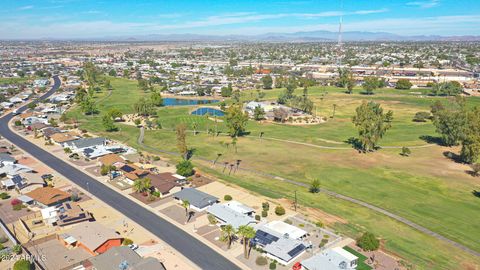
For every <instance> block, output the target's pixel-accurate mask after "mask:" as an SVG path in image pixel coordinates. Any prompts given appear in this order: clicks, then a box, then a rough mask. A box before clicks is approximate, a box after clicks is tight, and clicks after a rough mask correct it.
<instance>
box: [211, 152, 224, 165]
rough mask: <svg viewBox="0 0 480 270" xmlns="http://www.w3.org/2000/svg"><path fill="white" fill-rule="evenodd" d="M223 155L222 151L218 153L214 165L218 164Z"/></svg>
mask: <svg viewBox="0 0 480 270" xmlns="http://www.w3.org/2000/svg"><path fill="white" fill-rule="evenodd" d="M221 156H222V153H217V158H216V159H215V160H214V161H213V165H215V164H217V161H218V159H219V158H220V157H221Z"/></svg>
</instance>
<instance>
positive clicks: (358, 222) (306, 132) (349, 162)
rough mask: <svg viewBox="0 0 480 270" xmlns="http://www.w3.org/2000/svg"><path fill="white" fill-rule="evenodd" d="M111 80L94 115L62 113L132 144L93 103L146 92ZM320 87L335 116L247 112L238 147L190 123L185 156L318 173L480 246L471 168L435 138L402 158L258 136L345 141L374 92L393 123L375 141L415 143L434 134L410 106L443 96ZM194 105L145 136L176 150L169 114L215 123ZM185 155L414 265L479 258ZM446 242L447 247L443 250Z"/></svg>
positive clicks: (317, 92) (161, 114) (353, 209)
mask: <svg viewBox="0 0 480 270" xmlns="http://www.w3.org/2000/svg"><path fill="white" fill-rule="evenodd" d="M112 85H113V87H114V90H113V92H112V95H111V96H108V97H106V95H107V94H108V93H107V92H106V91H105V92H100V93H96V94H95V98H97V99H98V100H102V101H101V102H100V103H99V104H98V106H99V109H100V112H101V113H100V115H95V116H86V117H85V116H84V115H82V114H81V112H80V111H79V109H78V108H73V109H72V110H71V111H69V113H68V116H69V117H72V118H77V119H78V121H79V123H80V125H81V128H85V129H87V130H90V131H92V132H95V133H97V134H98V135H101V136H107V137H110V138H112V139H115V140H118V141H122V142H125V143H127V144H129V145H131V146H132V147H136V148H139V149H141V147H140V146H139V145H138V144H137V142H136V140H137V136H138V134H139V131H138V128H135V127H133V126H127V125H121V124H117V125H118V126H119V128H120V130H119V131H118V132H104V131H103V127H102V125H101V121H100V120H101V115H102V113H105V112H106V111H107V110H108V109H109V108H113V107H115V108H118V109H120V110H121V111H122V112H123V113H132V112H133V107H132V104H133V103H134V102H135V101H136V100H138V99H139V98H140V97H141V96H143V95H145V93H143V92H142V91H140V90H138V89H137V86H136V82H135V81H129V80H125V79H112ZM271 91H272V92H268V94H267V98H269V99H274V98H275V95H274V94H273V93H274V92H275V93H277V94H278V93H279V92H280V91H281V90H271ZM298 91H301V90H297V92H298ZM323 92H324V90H323V89H321V88H315V89H312V91H311V96H312V97H313V98H314V101H315V104H317V110H318V112H319V114H322V115H326V116H327V115H329V113H331V108H332V106H333V104H337V105H338V106H337V112H336V117H335V118H334V119H330V120H329V121H328V122H327V123H325V124H321V125H315V126H287V125H280V124H273V123H265V124H262V123H257V122H254V121H249V123H248V126H247V131H249V132H250V136H251V137H243V138H240V139H239V140H238V143H237V151H235V150H234V148H233V147H232V146H229V147H228V148H227V147H226V143H231V138H229V137H227V136H219V137H213V136H209V135H207V134H206V133H200V134H197V135H196V136H194V135H193V134H192V133H189V134H188V136H187V142H188V145H189V146H190V147H191V148H193V149H194V150H195V152H194V156H197V157H204V158H208V159H211V160H213V159H215V157H217V154H219V153H220V154H222V156H221V160H220V161H219V162H234V161H235V160H237V159H239V160H242V161H241V166H242V167H245V168H249V169H255V170H259V171H262V172H266V173H271V174H274V175H277V176H281V177H286V178H290V179H293V180H295V181H298V182H303V183H307V184H308V183H310V181H312V179H314V178H318V179H319V180H320V181H321V186H322V187H323V188H328V189H330V190H333V191H337V192H339V193H342V194H345V195H349V196H351V197H354V198H357V199H360V200H363V201H366V202H369V203H371V204H374V205H377V206H380V207H382V208H385V209H387V210H389V211H391V212H393V213H396V214H398V215H400V216H403V217H405V218H408V219H410V220H411V221H413V222H416V223H418V224H420V225H422V226H424V227H427V228H429V229H431V230H433V231H435V232H438V233H440V234H442V235H444V236H446V237H448V238H450V239H452V240H455V241H458V242H460V243H463V244H465V245H467V246H469V247H470V248H472V249H475V250H480V242H478V241H476V239H480V220H479V219H475V218H472V217H475V216H477V215H478V213H479V211H480V204H479V199H478V198H476V197H475V196H473V195H472V194H471V192H472V190H474V189H477V190H478V187H477V186H476V185H475V182H474V181H472V177H470V176H468V175H467V174H465V173H464V171H462V170H459V169H458V168H453V167H455V164H454V163H453V162H452V161H450V160H446V159H445V158H444V157H443V155H442V151H444V148H441V147H439V146H433V147H431V148H424V149H412V156H411V157H408V158H406V157H401V156H400V155H399V154H398V153H399V150H398V149H396V150H395V149H394V150H390V149H384V150H381V151H379V152H377V153H373V154H368V155H365V154H359V153H357V152H355V151H354V150H352V149H347V150H327V149H320V148H314V147H308V146H305V145H299V144H291V143H285V142H280V141H271V140H267V139H259V138H258V134H259V133H260V132H265V135H264V136H266V137H273V138H278V139H285V140H295V141H299V142H306V143H311V144H314V145H319V146H340V147H347V148H348V145H347V144H346V143H344V141H345V140H346V139H348V138H349V137H352V136H355V135H356V131H355V129H354V127H353V125H352V124H351V122H350V118H351V116H352V114H353V111H354V109H355V107H356V106H358V104H360V103H361V102H362V100H364V99H367V98H368V99H375V100H376V101H377V102H380V103H381V104H382V106H383V107H384V108H385V109H392V110H394V117H395V119H394V122H393V123H392V125H393V127H392V129H391V130H389V131H388V132H387V135H386V137H385V138H384V139H383V140H382V141H381V144H382V145H386V146H388V145H390V146H404V145H407V146H412V145H424V144H426V142H425V141H423V140H421V139H420V136H422V135H430V136H435V135H436V134H435V132H434V128H433V126H432V125H431V123H414V122H412V121H411V119H412V117H413V115H414V114H415V113H416V112H417V111H428V110H429V105H430V104H431V103H432V102H434V101H435V100H437V99H444V98H437V97H418V96H416V95H413V94H410V93H409V92H405V91H404V92H402V91H400V90H385V92H384V93H383V92H382V93H378V94H376V95H374V96H363V95H360V94H358V93H357V94H352V95H348V94H345V93H343V90H338V89H333V88H332V89H329V93H328V94H327V95H326V97H324V98H323V99H321V98H320V97H322V95H324V94H323ZM245 96H246V97H248V96H249V94H248V93H246V94H244V99H245V98H246V97H245ZM468 104H469V106H473V105H476V104H480V99H478V98H469V99H468ZM202 106H204V105H202ZM193 108H195V107H194V106H189V107H169V108H160V109H159V110H158V119H159V120H158V121H159V122H160V123H161V124H162V127H163V128H164V129H162V130H147V131H146V133H145V139H144V142H145V144H146V145H149V146H153V147H156V148H159V149H163V150H168V151H176V146H175V145H176V143H175V133H174V132H173V131H172V129H173V128H174V127H175V125H177V124H178V123H185V124H186V125H187V127H188V128H189V129H192V127H193V123H196V124H197V126H198V128H197V130H200V131H205V130H206V129H208V128H213V127H214V126H215V122H214V121H212V120H209V119H207V118H206V117H204V116H193V115H190V114H189V112H190V111H191V109H193ZM217 128H218V129H219V130H220V131H225V125H224V123H217ZM194 161H195V163H196V165H197V166H199V167H200V168H201V169H202V170H204V171H206V172H208V173H211V174H213V175H216V176H219V177H221V178H222V179H224V180H225V181H228V182H231V183H234V184H237V185H239V186H241V187H243V188H246V189H249V190H252V191H254V192H258V193H260V194H262V195H265V196H269V197H272V198H280V197H284V198H291V196H292V192H293V190H299V192H300V193H299V195H300V196H299V199H300V202H301V203H302V204H303V205H308V206H310V207H314V208H318V209H321V210H323V211H325V212H328V213H331V214H333V215H337V216H340V217H342V218H344V219H346V220H348V221H349V223H348V224H340V223H339V224H334V225H333V226H334V227H335V228H336V229H337V230H338V231H340V232H342V233H345V234H347V235H350V236H352V237H354V236H356V235H358V234H360V233H361V232H363V231H365V230H369V231H372V232H374V233H375V234H377V235H379V236H381V237H382V238H383V239H385V240H386V241H385V248H386V249H387V250H389V251H390V252H393V253H396V254H398V255H399V256H401V257H403V258H405V259H406V260H408V261H410V262H412V263H414V264H416V265H417V266H418V267H419V269H458V268H459V267H458V266H459V264H458V262H469V263H476V264H478V263H479V260H478V258H472V256H469V255H467V254H466V253H464V252H461V251H460V250H458V249H455V248H453V247H451V246H450V245H447V244H444V243H443V242H440V241H438V240H435V239H434V238H432V237H429V236H426V235H424V234H422V233H419V232H417V231H415V230H413V229H412V228H410V227H407V226H405V225H403V224H399V223H398V222H395V221H393V220H391V219H390V218H387V217H385V216H383V215H380V214H377V213H372V212H371V211H370V210H368V209H366V208H363V207H359V206H356V205H352V204H351V203H348V202H345V201H341V200H338V199H333V198H331V197H327V196H326V195H323V194H320V195H313V194H311V193H308V191H307V190H306V189H305V188H301V187H298V186H295V185H292V184H289V183H287V182H279V181H278V180H273V179H271V178H266V177H260V176H258V175H239V174H235V175H232V176H228V175H227V176H226V175H224V174H222V168H221V167H218V166H217V168H214V169H212V168H211V167H210V165H208V164H206V163H205V162H203V161H199V160H194ZM458 166H460V165H458ZM450 167H452V168H450ZM452 250H454V254H455V256H451V254H452Z"/></svg>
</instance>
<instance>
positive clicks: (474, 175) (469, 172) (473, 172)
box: [465, 170, 480, 177]
mask: <svg viewBox="0 0 480 270" xmlns="http://www.w3.org/2000/svg"><path fill="white" fill-rule="evenodd" d="M465 173H467V174H469V175H470V176H472V177H478V176H480V174H478V173H476V172H475V171H473V170H466V171H465Z"/></svg>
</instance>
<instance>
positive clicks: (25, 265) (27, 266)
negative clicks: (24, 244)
mask: <svg viewBox="0 0 480 270" xmlns="http://www.w3.org/2000/svg"><path fill="white" fill-rule="evenodd" d="M31 269H34V267H33V265H32V263H31V262H29V261H27V260H25V259H21V260H18V261H16V262H15V264H14V265H13V270H31Z"/></svg>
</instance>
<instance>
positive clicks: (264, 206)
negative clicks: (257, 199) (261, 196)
mask: <svg viewBox="0 0 480 270" xmlns="http://www.w3.org/2000/svg"><path fill="white" fill-rule="evenodd" d="M262 209H263V210H265V211H268V210H269V209H270V204H269V203H268V202H264V203H262Z"/></svg>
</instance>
